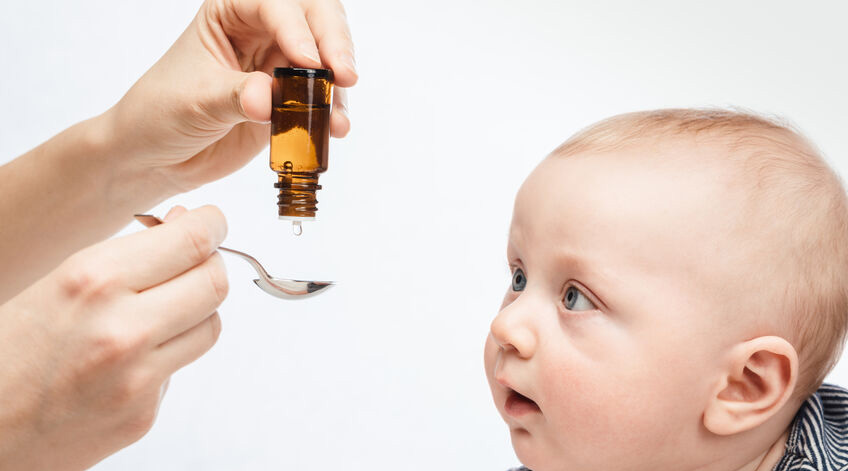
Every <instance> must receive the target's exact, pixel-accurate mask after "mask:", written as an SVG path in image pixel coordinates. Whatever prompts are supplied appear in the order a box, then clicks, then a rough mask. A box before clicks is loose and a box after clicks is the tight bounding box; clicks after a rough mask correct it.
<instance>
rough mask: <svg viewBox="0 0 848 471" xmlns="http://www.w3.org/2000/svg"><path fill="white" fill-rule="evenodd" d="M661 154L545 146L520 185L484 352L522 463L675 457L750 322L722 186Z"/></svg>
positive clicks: (652, 465) (591, 465) (625, 465)
mask: <svg viewBox="0 0 848 471" xmlns="http://www.w3.org/2000/svg"><path fill="white" fill-rule="evenodd" d="M666 151H669V152H672V151H674V149H666ZM680 151H688V150H686V149H681V150H680ZM657 152H658V151H657V150H656V149H653V150H648V149H645V150H639V149H629V150H622V151H616V152H606V153H586V154H581V155H577V156H570V157H565V158H563V157H549V158H547V159H546V160H544V161H543V162H542V163H541V164H540V165H539V167H538V168H537V169H536V170H535V171H534V172H533V173H532V174H531V175H530V176H529V177H528V179H527V180H526V182H525V183H524V185H523V186H522V188H521V190H520V191H519V193H518V196H517V198H516V202H515V209H514V214H513V220H512V225H511V228H510V234H509V244H508V250H507V259H508V262H509V266H510V269H511V271H512V279H511V281H510V283H509V284H508V285H509V287H508V288H507V292H506V296H505V298H504V301H503V304H502V306H501V310H500V312H499V313H498V315H497V317H496V318H495V319H494V321H493V322H492V326H491V332H490V335H489V337H488V339H487V341H486V350H485V360H486V373H487V376H488V379H489V384H490V386H491V389H492V395H493V397H494V401H495V404H496V406H497V408H498V411H499V412H500V413H501V415H502V417H503V419H504V421H506V423H507V425H508V427H509V430H510V434H511V436H512V442H513V446H514V448H515V451H516V453H517V455H518V457H519V459H520V460H521V461H522V462H523V463H524V464H525V465H526V466H528V467H529V468H531V469H533V470H534V471H552V470H598V469H615V470H630V469H674V466H672V467H669V465H672V464H673V465H680V466H681V467H678V468H676V469H684V467H683V466H682V465H683V464H685V463H687V460H690V459H691V457H690V454H691V453H692V451H693V449H692V446H694V445H696V444H697V442H698V439H699V437H702V434H703V433H706V431H705V429H704V428H703V426H702V422H701V414H702V412H703V408H704V406H705V405H706V403H707V398H708V397H709V396H710V395H711V394H714V393H715V392H716V391H715V388H716V386H717V384H716V379H717V378H718V377H719V376H720V375H719V373H718V371H719V367H720V366H721V365H722V364H723V362H724V361H725V359H726V351H727V350H728V348H729V347H730V346H731V345H732V344H733V343H734V342H735V341H737V340H739V338H738V337H739V336H740V335H747V332H746V330H745V329H749V328H750V327H749V326H750V322H741V321H740V320H735V319H736V318H737V317H739V316H734V314H738V312H736V308H744V307H745V306H746V301H745V300H744V299H743V298H745V296H747V297H750V293H746V288H747V287H746V277H745V276H744V275H743V273H744V270H742V269H741V268H740V266H739V265H740V263H749V262H751V261H750V260H745V258H744V257H745V256H744V252H742V251H737V250H735V249H733V247H734V243H733V240H734V239H733V234H734V231H736V230H738V228H739V227H741V226H738V224H739V222H740V220H739V217H740V216H739V214H738V213H739V211H736V210H735V209H734V208H733V207H731V206H732V204H727V203H726V202H732V201H733V200H734V196H733V190H732V189H729V188H728V187H726V186H724V185H721V184H718V183H717V182H719V181H726V180H725V179H722V178H721V175H719V174H718V173H717V172H718V170H716V171H715V172H710V171H709V170H703V169H701V170H698V171H692V169H685V168H682V167H681V166H678V167H674V166H669V165H654V163H656V162H659V160H656V158H655V157H654V154H656V153H657ZM640 153H642V154H643V155H639V154H640ZM734 297H736V298H735V299H734ZM689 462H691V461H689Z"/></svg>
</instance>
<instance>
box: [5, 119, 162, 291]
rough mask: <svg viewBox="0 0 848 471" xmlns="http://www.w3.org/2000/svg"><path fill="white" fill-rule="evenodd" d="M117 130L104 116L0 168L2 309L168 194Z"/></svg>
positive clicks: (58, 136) (89, 121)
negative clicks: (137, 162)
mask: <svg viewBox="0 0 848 471" xmlns="http://www.w3.org/2000/svg"><path fill="white" fill-rule="evenodd" d="M112 128H113V126H112V124H111V119H110V116H109V114H108V112H107V113H104V114H103V115H100V116H98V117H95V118H91V119H89V120H87V121H83V122H81V123H78V124H76V125H74V126H72V127H70V128H68V129H66V130H65V131H63V132H62V133H60V134H58V135H56V136H55V137H53V138H52V139H50V140H49V141H47V142H45V143H43V144H41V145H40V146H38V147H36V148H35V149H33V150H31V151H29V152H27V153H26V154H24V155H22V156H20V157H18V158H17V159H15V160H13V161H12V162H9V163H8V164H6V165H4V166H2V167H0V182H2V184H0V303H2V302H4V301H5V300H7V299H9V298H11V297H12V296H13V295H14V294H16V293H18V292H19V291H21V290H22V289H23V288H24V287H26V286H28V285H30V284H31V283H32V282H34V281H35V280H36V279H38V278H40V277H41V276H43V275H44V274H46V273H47V272H48V271H49V270H51V269H52V268H53V267H55V266H56V265H58V264H59V263H60V262H61V261H62V260H63V259H64V258H65V257H67V256H68V255H70V254H71V253H73V252H76V251H77V250H79V249H81V248H83V247H86V246H88V245H91V244H93V243H95V242H97V241H99V240H101V239H104V238H106V237H108V236H110V235H112V234H113V233H115V232H116V231H117V230H119V229H120V228H121V227H123V226H124V225H125V224H127V223H128V222H129V221H130V220H131V218H132V215H133V213H136V212H142V211H144V210H147V209H149V208H150V207H152V206H154V205H155V204H157V203H159V202H161V201H162V200H164V199H165V198H166V197H168V196H169V192H168V190H167V189H166V186H165V185H164V182H161V181H157V179H155V178H153V175H152V172H153V170H149V169H139V168H137V166H136V168H133V165H132V164H131V163H132V159H129V158H127V157H128V156H126V155H122V154H124V153H125V152H126V150H121V147H122V146H121V145H120V139H121V137H122V136H119V135H116V133H115V132H114V131H113V129H112Z"/></svg>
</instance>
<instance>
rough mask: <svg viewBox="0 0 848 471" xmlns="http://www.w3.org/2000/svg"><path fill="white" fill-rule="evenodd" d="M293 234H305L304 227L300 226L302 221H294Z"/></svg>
mask: <svg viewBox="0 0 848 471" xmlns="http://www.w3.org/2000/svg"><path fill="white" fill-rule="evenodd" d="M292 233H294V235H296V236H299V235H301V234H303V226H301V225H300V221H292Z"/></svg>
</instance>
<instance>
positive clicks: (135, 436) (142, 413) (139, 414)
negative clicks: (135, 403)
mask: <svg viewBox="0 0 848 471" xmlns="http://www.w3.org/2000/svg"><path fill="white" fill-rule="evenodd" d="M154 422H156V405H155V404H153V405H152V406H146V407H142V408H140V409H139V410H138V411H136V412H135V413H133V414H132V415H131V416H129V417H128V418H127V419H126V420H125V421H124V423H123V424H122V435H124V436H125V437H126V438H127V439H129V440H131V441H136V440H139V439H141V437H143V436H145V435H146V434H147V432H149V431H150V429H152V428H153V423H154Z"/></svg>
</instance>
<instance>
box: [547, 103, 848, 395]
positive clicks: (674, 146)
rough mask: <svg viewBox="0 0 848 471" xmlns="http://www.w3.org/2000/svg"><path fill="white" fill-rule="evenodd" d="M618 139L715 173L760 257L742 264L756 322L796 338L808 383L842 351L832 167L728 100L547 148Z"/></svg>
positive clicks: (598, 148) (840, 211)
mask: <svg viewBox="0 0 848 471" xmlns="http://www.w3.org/2000/svg"><path fill="white" fill-rule="evenodd" d="M623 148H640V149H645V148H653V149H657V152H656V153H655V156H656V157H655V158H653V159H652V162H651V164H652V165H670V166H676V167H680V168H683V169H687V171H690V172H703V171H706V172H708V173H709V174H711V175H720V177H718V181H716V182H715V183H716V184H717V185H721V186H723V187H724V188H726V192H725V193H724V194H725V196H724V198H725V199H726V200H727V201H726V203H728V204H730V205H731V207H732V208H733V211H734V212H736V213H737V214H739V215H741V217H739V218H737V219H738V221H739V223H738V224H736V226H735V227H733V228H729V229H727V232H728V234H727V240H728V244H731V243H733V244H735V245H736V247H733V248H734V249H739V250H743V251H746V252H747V253H750V254H756V255H757V256H756V257H753V256H752V257H750V258H748V257H745V258H744V260H745V261H746V262H745V263H748V261H750V260H756V261H757V262H755V263H753V265H754V266H746V267H744V269H745V270H746V273H747V275H746V277H747V281H749V282H750V283H749V284H750V285H751V286H752V287H756V288H755V289H756V290H757V292H755V293H751V296H752V297H756V300H757V304H756V306H752V307H751V309H753V310H754V311H756V312H750V313H747V314H749V315H750V317H751V319H752V321H753V322H755V323H757V326H756V327H757V328H760V329H774V331H776V332H778V333H780V334H781V335H783V336H785V337H787V340H789V341H790V342H791V343H792V344H793V346H794V347H795V348H796V350H797V351H798V355H799V358H800V361H801V372H800V377H799V381H798V390H797V392H798V395H808V394H810V393H812V392H813V391H814V390H815V389H816V388H817V387H818V386H819V385H820V384H821V382H822V380H823V379H824V377H825V375H826V374H827V373H828V372H829V371H830V369H831V368H832V367H833V365H834V364H835V362H836V361H837V360H838V358H839V355H840V352H841V348H842V344H843V342H844V338H845V332H846V329H848V290H846V287H848V202H846V195H845V190H844V188H843V186H842V184H841V182H840V180H839V178H838V177H837V175H836V174H835V173H834V172H833V171H832V170H831V169H830V168H829V167H828V165H827V164H826V162H825V161H824V160H823V158H822V157H821V156H820V154H819V152H818V151H817V150H816V149H815V147H814V146H813V145H812V144H810V143H809V142H808V141H807V140H806V139H805V138H804V137H803V136H801V135H800V133H798V132H797V131H795V130H794V129H792V128H791V127H790V126H788V125H787V124H785V123H782V122H779V121H777V120H774V119H768V118H764V117H760V116H756V115H753V114H749V113H741V112H735V111H727V110H692V109H670V110H657V111H647V112H638V113H629V114H624V115H619V116H615V117H613V118H610V119H607V120H605V121H602V122H600V123H597V124H595V125H592V126H590V127H589V128H587V129H585V130H583V131H581V132H579V133H578V134H576V135H575V136H574V137H572V138H571V139H569V140H568V141H566V142H565V143H563V144H562V145H561V146H560V147H559V148H557V149H556V150H555V151H554V152H553V153H552V154H551V157H552V158H562V157H568V156H573V155H577V154H585V153H599V152H605V151H614V150H621V149H623ZM696 148H697V149H696ZM686 149H692V152H687V151H686ZM698 149H700V150H707V151H706V152H703V151H698ZM638 155H645V153H644V152H640V153H638ZM730 249H731V247H728V250H730Z"/></svg>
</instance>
